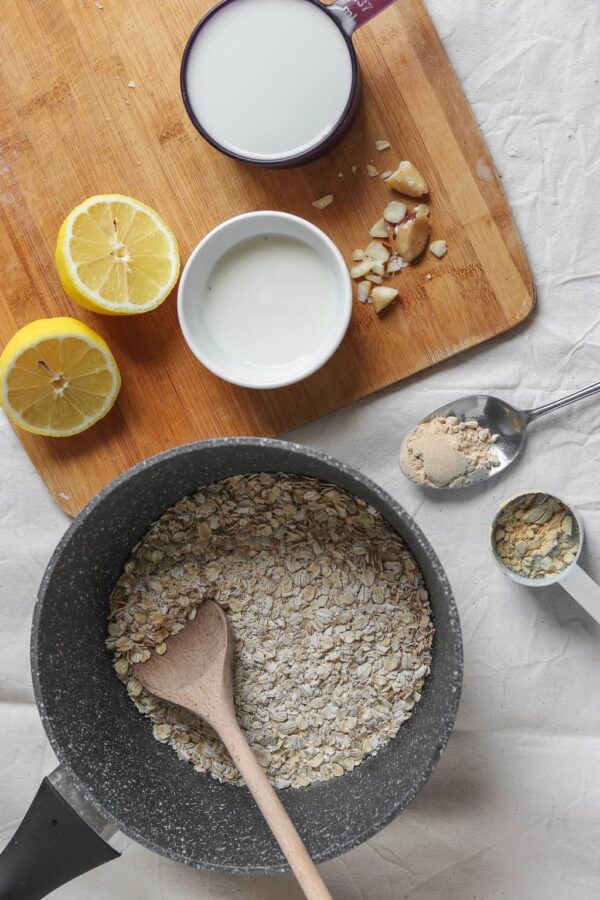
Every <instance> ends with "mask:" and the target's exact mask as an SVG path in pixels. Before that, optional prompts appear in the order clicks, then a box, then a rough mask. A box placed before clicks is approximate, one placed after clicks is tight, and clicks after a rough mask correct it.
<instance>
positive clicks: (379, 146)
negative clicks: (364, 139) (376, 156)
mask: <svg viewBox="0 0 600 900" xmlns="http://www.w3.org/2000/svg"><path fill="white" fill-rule="evenodd" d="M391 146H392V145H391V144H390V142H389V141H375V149H376V150H380V151H381V150H389V148H390V147H391Z"/></svg>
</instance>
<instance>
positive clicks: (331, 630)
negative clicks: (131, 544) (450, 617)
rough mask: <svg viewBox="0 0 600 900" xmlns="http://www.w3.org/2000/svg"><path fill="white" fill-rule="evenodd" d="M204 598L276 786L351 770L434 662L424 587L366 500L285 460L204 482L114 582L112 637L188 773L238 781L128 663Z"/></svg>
mask: <svg viewBox="0 0 600 900" xmlns="http://www.w3.org/2000/svg"><path fill="white" fill-rule="evenodd" d="M207 597H211V598H213V599H215V600H216V601H217V602H218V603H219V604H220V605H221V606H222V607H223V608H224V609H225V610H226V611H227V613H228V617H229V620H230V622H231V626H232V630H233V633H234V637H235V643H236V646H235V668H234V695H235V703H236V710H237V715H238V719H239V721H240V725H241V727H242V729H243V730H244V732H245V735H246V737H247V739H248V741H249V743H250V746H251V747H252V748H253V750H254V751H255V753H256V754H257V756H258V759H259V762H260V764H261V765H262V766H263V768H264V769H265V771H266V772H267V774H268V776H269V778H270V779H271V781H272V782H273V783H274V784H275V785H276V786H278V787H281V788H283V787H288V786H292V787H306V786H307V785H309V784H311V783H312V782H315V781H324V780H327V779H329V778H332V777H337V776H340V775H342V774H343V773H344V772H349V771H352V769H354V768H355V766H356V765H358V764H359V763H360V762H362V760H363V759H364V758H365V756H366V755H368V754H369V753H375V752H377V750H378V749H379V748H381V747H382V746H383V745H384V744H385V743H386V742H387V741H388V740H389V739H390V738H392V737H394V735H395V734H396V733H397V731H398V728H399V727H400V725H401V724H402V723H403V722H404V721H406V719H408V718H409V717H410V715H411V710H412V708H413V706H414V704H415V703H416V702H417V699H418V698H419V697H420V692H421V689H422V685H423V681H424V679H425V678H426V677H427V674H428V672H429V665H430V663H431V643H432V639H433V626H432V623H431V618H430V608H429V602H428V597H427V591H426V590H425V588H424V584H423V579H422V576H421V573H420V572H419V569H418V567H417V565H416V563H415V562H414V560H413V558H412V556H411V554H410V552H409V551H408V549H407V548H406V546H405V544H404V542H403V541H402V539H401V538H400V537H399V535H398V534H397V533H396V532H395V531H393V529H392V528H391V527H390V526H389V525H388V524H387V523H386V522H385V521H384V520H383V518H382V517H381V516H380V515H379V514H378V513H377V512H376V511H375V510H374V509H372V508H371V507H369V506H368V505H367V504H366V503H365V501H364V500H361V499H358V498H356V497H353V496H351V495H349V494H347V493H346V492H344V491H342V490H340V489H338V488H336V487H334V486H332V485H330V484H325V483H322V482H319V481H317V480H315V479H311V478H305V477H301V476H293V475H285V474H279V475H274V474H266V473H258V474H251V475H245V476H240V475H236V476H233V477H231V478H228V479H226V480H224V481H221V482H219V483H216V484H211V485H208V486H206V487H203V488H202V489H200V490H199V491H198V492H197V493H196V494H194V495H193V496H191V497H186V498H184V499H182V500H180V501H179V502H178V503H176V504H175V506H173V507H172V508H171V509H169V510H167V512H166V513H165V514H164V515H163V516H162V517H161V518H160V519H159V520H158V522H156V523H154V525H153V526H152V527H151V528H150V530H149V531H148V533H147V534H146V536H145V537H144V539H143V540H142V541H141V542H140V543H139V544H138V546H137V547H136V548H135V549H134V552H133V555H132V557H131V559H130V560H129V562H128V563H127V564H126V566H125V568H124V571H123V574H122V575H121V577H120V579H119V581H118V583H117V585H116V587H115V589H114V591H113V594H112V597H111V604H110V619H109V625H108V638H107V641H106V643H107V646H108V647H109V649H110V650H112V651H113V652H114V659H115V671H116V674H117V676H118V678H119V679H120V680H121V681H122V682H123V683H124V684H125V685H126V687H127V691H128V695H129V696H130V697H131V700H132V702H133V703H135V705H136V706H137V708H138V709H139V710H140V712H142V713H144V714H145V715H147V716H148V717H149V718H150V719H151V720H152V722H153V733H154V736H155V738H156V739H157V740H158V741H161V742H163V743H169V744H170V746H171V747H172V748H173V749H174V750H175V751H176V752H177V754H178V756H179V757H180V758H181V759H182V760H186V761H188V762H190V763H191V764H192V765H193V766H194V768H195V769H196V771H198V772H208V773H210V774H211V775H213V776H214V777H215V778H217V779H218V780H219V781H224V782H239V781H240V777H239V775H238V773H237V771H236V769H235V768H234V767H233V765H232V764H231V760H230V758H229V755H228V754H227V752H226V750H225V748H224V747H223V745H222V744H221V742H220V741H219V739H218V738H217V736H216V735H215V733H214V732H213V731H212V729H211V728H210V727H209V726H208V725H207V724H206V723H204V722H203V721H201V720H199V719H198V718H197V717H196V716H194V715H193V714H192V713H190V712H188V711H186V710H183V709H180V708H178V707H174V706H170V705H169V704H167V703H164V702H163V701H161V700H158V699H157V698H155V697H153V696H152V695H151V694H149V693H148V692H147V691H146V690H145V689H144V688H143V687H142V686H141V684H140V682H139V681H138V680H137V679H136V678H135V677H134V675H133V671H132V663H134V662H135V661H136V660H141V659H142V658H146V659H147V658H148V657H149V656H150V653H151V652H153V651H156V652H157V653H161V654H162V653H167V655H168V644H169V641H168V638H169V636H170V635H172V634H175V633H177V632H178V631H181V629H182V628H184V627H185V625H186V623H187V622H188V621H190V620H191V619H193V618H194V617H195V615H196V609H197V607H198V605H199V604H200V603H202V601H203V600H204V599H205V598H207Z"/></svg>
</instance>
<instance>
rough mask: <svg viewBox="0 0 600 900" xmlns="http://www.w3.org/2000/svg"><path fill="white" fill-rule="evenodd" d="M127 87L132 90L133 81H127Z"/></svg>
mask: <svg viewBox="0 0 600 900" xmlns="http://www.w3.org/2000/svg"><path fill="white" fill-rule="evenodd" d="M127 87H128V88H134V87H135V81H128V82H127Z"/></svg>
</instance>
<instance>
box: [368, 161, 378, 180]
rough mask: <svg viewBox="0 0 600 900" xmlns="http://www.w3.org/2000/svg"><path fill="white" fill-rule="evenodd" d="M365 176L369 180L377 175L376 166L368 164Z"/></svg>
mask: <svg viewBox="0 0 600 900" xmlns="http://www.w3.org/2000/svg"><path fill="white" fill-rule="evenodd" d="M367 175H368V176H369V178H375V176H376V175H379V169H378V168H377V166H372V165H371V164H370V163H369V165H368V166H367Z"/></svg>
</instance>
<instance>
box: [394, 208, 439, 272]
mask: <svg viewBox="0 0 600 900" xmlns="http://www.w3.org/2000/svg"><path fill="white" fill-rule="evenodd" d="M430 234H431V225H430V224H429V219H423V218H418V217H417V216H415V215H409V216H406V218H405V219H404V221H403V222H401V223H400V225H399V226H398V234H397V235H396V250H397V251H398V254H399V255H400V256H401V257H402V259H406V260H408V262H412V261H413V259H416V258H417V256H420V255H421V253H422V252H423V250H424V249H425V247H426V246H427V241H428V240H429V235H430Z"/></svg>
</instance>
